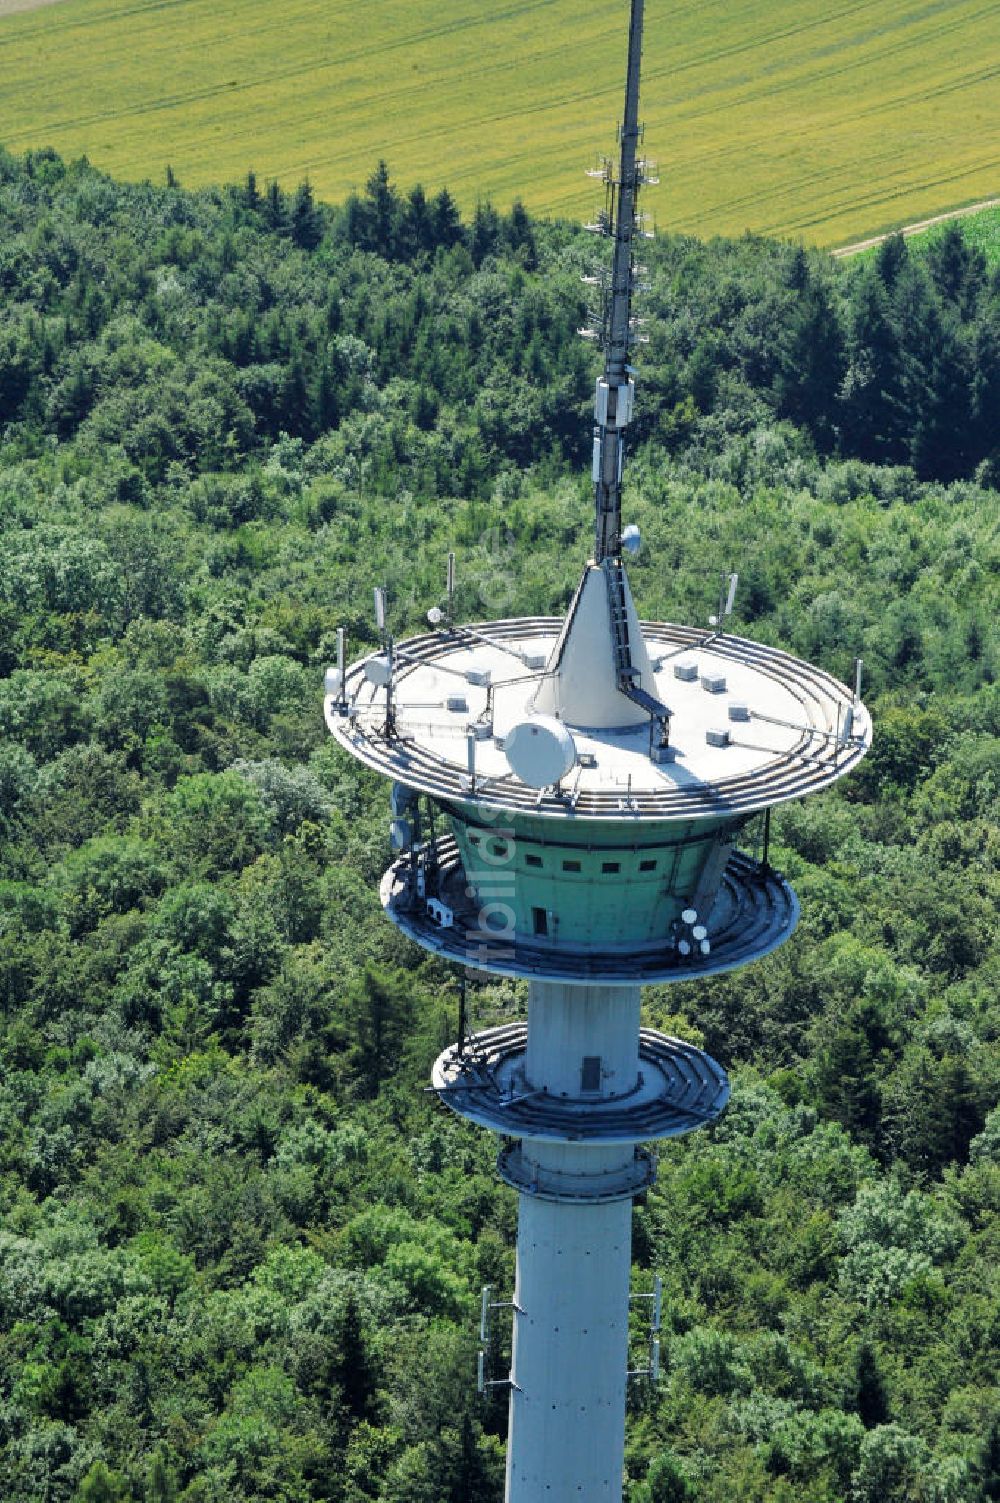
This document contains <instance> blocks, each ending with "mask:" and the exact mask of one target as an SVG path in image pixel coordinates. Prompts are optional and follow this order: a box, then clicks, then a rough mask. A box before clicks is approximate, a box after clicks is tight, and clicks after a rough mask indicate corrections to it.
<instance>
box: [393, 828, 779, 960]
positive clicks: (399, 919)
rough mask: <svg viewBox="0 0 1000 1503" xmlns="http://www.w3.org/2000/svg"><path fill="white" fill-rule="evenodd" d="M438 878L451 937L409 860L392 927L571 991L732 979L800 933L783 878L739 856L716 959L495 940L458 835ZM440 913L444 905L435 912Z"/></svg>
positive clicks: (455, 956)
mask: <svg viewBox="0 0 1000 1503" xmlns="http://www.w3.org/2000/svg"><path fill="white" fill-rule="evenodd" d="M437 857H438V879H437V887H436V890H435V892H434V894H433V896H434V897H435V898H437V899H439V900H440V903H443V904H444V905H445V906H446V907H447V909H448V910H449V913H450V914H451V921H450V923H449V925H448V927H447V928H442V927H441V925H440V923H439V922H438V921H437V920H436V919H435V916H434V910H432V909H431V908H430V907H429V905H428V899H427V897H424V896H420V895H418V894H417V893H416V892H414V891H413V886H412V867H411V863H410V859H409V857H407V856H403V857H401V858H400V860H398V861H396V862H394V863H393V865H392V866H390V867H389V869H388V871H387V872H386V873H385V875H384V876H383V878H382V883H381V888H380V896H381V899H382V906H383V907H384V908H385V910H386V913H387V914H388V916H389V918H391V919H392V921H393V923H394V924H396V926H397V927H398V928H399V929H401V930H402V931H403V933H404V934H406V935H408V936H409V938H410V939H412V940H414V941H415V942H416V943H417V944H418V945H420V946H422V948H423V949H425V950H430V951H432V953H434V954H435V955H440V956H441V958H442V959H444V960H450V961H453V962H455V963H456V964H457V965H462V966H465V967H467V968H469V969H470V970H476V971H489V972H491V973H494V974H496V975H500V976H519V977H523V978H525V979H527V980H535V981H562V982H564V983H565V984H567V985H570V986H572V985H576V986H593V985H611V986H615V985H627V984H630V983H631V984H633V985H636V984H637V985H640V986H645V985H648V984H649V983H650V982H654V981H658V982H663V981H697V980H699V979H700V978H702V977H704V976H717V975H719V974H720V973H722V972H724V971H732V970H736V969H737V968H738V967H739V966H744V965H747V964H748V963H749V962H750V961H752V960H760V959H761V957H762V956H764V955H769V954H770V953H771V951H772V950H776V949H777V948H778V947H779V945H783V944H784V943H785V941H786V940H787V939H790V938H791V936H792V934H793V933H794V932H795V926H796V924H797V923H798V919H799V901H798V898H797V897H796V896H795V893H794V891H793V889H792V888H791V886H790V885H789V884H788V883H787V882H786V881H785V879H784V877H783V876H782V875H781V874H780V872H776V871H774V870H773V868H771V867H765V866H764V865H762V863H761V862H759V861H755V860H754V859H753V858H752V857H751V856H748V855H746V854H745V853H744V852H742V851H734V852H733V854H732V855H731V856H730V858H729V862H728V864H727V866H726V869H725V872H724V874H723V878H722V883H721V885H720V888H719V892H718V896H717V897H716V900H715V903H714V906H713V908H712V911H711V912H710V913H709V915H708V917H707V918H706V919H705V925H706V928H707V930H708V938H709V940H710V942H711V952H710V954H709V955H708V956H702V955H700V954H698V953H697V950H696V952H695V954H693V955H689V956H682V955H681V954H680V953H679V951H678V949H677V948H676V945H675V944H674V941H673V939H672V937H671V936H668V935H664V937H663V941H662V943H661V944H659V945H650V946H646V947H644V948H642V949H630V950H624V949H623V950H621V951H609V950H579V949H573V948H572V947H570V946H568V945H564V944H558V945H556V944H555V943H553V942H549V943H546V942H545V941H543V940H538V939H529V938H527V937H525V936H523V935H519V934H509V933H504V934H496V933H494V932H492V931H490V930H488V929H484V928H482V927H481V926H480V923H479V915H478V912H477V910H476V909H475V908H474V907H473V906H472V905H470V902H469V899H468V896H467V880H466V876H465V872H464V869H463V867H462V863H461V860H460V859H459V854H458V846H457V844H456V842H455V840H454V838H453V837H452V836H450V835H449V836H443V837H441V838H439V839H438V842H437ZM439 906H440V905H439Z"/></svg>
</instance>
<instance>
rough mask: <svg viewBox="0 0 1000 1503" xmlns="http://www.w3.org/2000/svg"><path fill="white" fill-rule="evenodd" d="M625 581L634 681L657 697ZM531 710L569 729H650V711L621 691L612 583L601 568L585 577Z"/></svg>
mask: <svg viewBox="0 0 1000 1503" xmlns="http://www.w3.org/2000/svg"><path fill="white" fill-rule="evenodd" d="M622 580H623V584H624V590H623V594H624V602H625V617H626V623H627V627H628V646H629V657H630V661H631V665H632V668H633V669H634V670H635V671H634V675H633V681H634V682H635V684H636V685H637V686H638V687H639V688H642V689H646V690H648V691H649V692H650V693H651V694H655V692H656V688H655V683H654V677H653V668H652V664H651V663H650V661H649V653H648V652H647V650H646V644H645V642H644V641H643V637H642V632H641V631H640V629H639V617H638V616H637V614H636V609H635V604H634V602H633V600H632V591H631V590H630V589H629V583H628V579H627V577H626V576H625V572H624V569H623V570H622ZM531 709H532V710H533V711H534V713H535V714H536V715H555V716H557V717H558V718H559V719H560V720H562V721H564V722H565V723H566V724H567V725H575V726H589V727H592V728H594V729H600V730H614V729H622V728H624V727H627V726H632V725H648V724H649V715H648V713H647V711H645V710H644V709H643V708H642V707H641V706H640V705H637V704H634V703H633V702H632V701H631V700H630V699H627V698H626V697H625V695H624V694H623V693H622V692H621V690H620V689H619V688H618V672H617V669H616V666H615V651H614V632H613V631H612V624H611V607H610V603H609V592H608V580H607V575H606V574H605V571H604V569H603V568H601V566H600V565H599V564H594V563H589V564H588V565H587V567H586V568H585V569H584V571H583V578H582V579H581V580H580V583H579V585H578V586H577V591H576V594H575V595H574V596H573V599H572V602H571V603H570V608H569V612H568V614H567V616H566V620H565V621H564V623H563V628H562V631H561V632H560V633H559V637H558V639H557V641H556V645H555V647H554V648H553V649H552V653H551V655H550V657H549V660H548V663H547V664H546V666H545V673H544V676H543V678H542V682H541V684H540V685H539V688H538V690H537V692H536V694H535V697H534V699H533V701H532V703H531Z"/></svg>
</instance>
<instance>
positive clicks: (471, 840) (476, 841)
mask: <svg viewBox="0 0 1000 1503" xmlns="http://www.w3.org/2000/svg"><path fill="white" fill-rule="evenodd" d="M469 844H470V845H478V844H479V836H478V835H470V836H469Z"/></svg>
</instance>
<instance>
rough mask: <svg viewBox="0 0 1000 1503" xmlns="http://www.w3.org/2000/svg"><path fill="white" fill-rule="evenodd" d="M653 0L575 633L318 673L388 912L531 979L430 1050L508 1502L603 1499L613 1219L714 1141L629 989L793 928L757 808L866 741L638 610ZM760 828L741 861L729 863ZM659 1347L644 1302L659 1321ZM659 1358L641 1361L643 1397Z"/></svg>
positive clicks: (495, 641)
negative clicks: (500, 1262) (500, 1185)
mask: <svg viewBox="0 0 1000 1503" xmlns="http://www.w3.org/2000/svg"><path fill="white" fill-rule="evenodd" d="M642 23H643V0H631V25H630V32H629V56H628V82H627V88H626V99H625V117H624V122H623V125H622V127H621V136H620V152H619V157H618V160H617V162H616V163H614V164H612V163H610V162H605V163H603V164H602V166H601V167H600V168H598V169H597V173H596V175H597V176H598V177H600V178H601V180H602V181H603V183H604V186H605V204H604V207H603V209H602V211H601V213H600V214H599V215H598V217H597V220H596V223H595V224H594V225H593V226H591V227H592V228H594V229H596V230H597V231H599V232H600V233H601V234H602V235H603V236H605V237H606V238H607V239H608V240H610V242H611V257H610V262H611V264H610V268H606V269H605V271H604V273H603V275H599V276H597V277H594V278H588V280H589V281H590V282H591V285H592V286H593V287H594V289H595V292H596V301H597V303H598V304H599V306H598V307H597V309H596V311H595V314H594V317H593V319H592V320H591V322H592V327H591V328H589V329H588V330H586V331H584V332H586V333H587V334H589V335H590V336H591V337H593V338H596V339H597V340H598V341H599V342H600V343H601V344H602V345H603V349H604V372H603V374H602V376H601V377H600V378H599V380H598V381H597V390H596V400H595V410H594V455H593V479H594V495H595V520H596V533H595V544H594V556H593V558H592V559H591V560H590V561H589V562H588V563H587V564H586V565H585V566H584V569H583V573H582V577H581V579H580V583H579V585H578V587H577V589H576V593H575V594H574V596H573V599H572V601H571V603H570V606H569V610H568V612H567V614H566V616H565V618H550V617H529V618H520V619H511V620H500V621H490V622H486V623H482V624H477V625H474V626H473V625H463V624H461V623H460V622H459V621H457V620H456V619H455V618H454V615H453V613H452V610H451V603H452V596H453V587H454V560H453V558H451V559H449V569H448V605H447V608H446V609H444V610H442V609H440V608H438V607H433V608H432V609H431V610H430V611H429V612H428V618H429V621H430V623H431V625H432V627H433V630H432V631H430V632H429V633H427V634H425V635H423V636H418V637H414V638H411V639H409V640H407V641H404V642H394V641H393V640H392V638H391V636H390V635H389V634H388V632H387V629H386V619H385V599H384V595H383V593H382V591H381V590H377V591H376V617H377V620H378V625H379V628H380V631H381V633H382V645H381V648H380V650H379V651H377V652H374V653H371V654H369V655H368V656H366V657H364V658H362V659H360V660H359V661H357V662H355V663H353V664H351V665H350V666H347V664H346V660H345V650H344V635H343V633H342V632H341V633H340V634H339V649H338V656H339V661H338V664H337V666H336V667H335V668H331V669H330V670H329V671H328V674H327V683H326V697H325V714H326V720H327V723H328V725H329V728H330V730H331V732H332V733H333V735H334V736H335V737H336V739H337V741H338V742H339V743H340V745H341V746H342V747H343V748H344V749H345V750H346V751H348V752H349V753H350V754H351V755H352V756H355V757H357V758H359V759H360V760H361V761H362V762H364V763H365V764H366V765H367V766H369V767H372V768H375V769H377V770H378V771H379V772H382V773H384V774H385V775H386V776H387V777H390V778H391V779H392V780H393V788H392V815H393V818H392V825H391V837H392V843H393V847H394V849H395V851H396V853H397V854H396V859H395V861H394V862H393V864H392V865H391V866H390V868H389V870H388V871H387V872H386V874H385V876H384V878H383V880H382V887H381V895H382V901H383V904H384V906H385V908H386V910H387V912H388V914H389V917H390V918H391V919H392V920H393V921H394V922H395V923H396V924H397V925H398V926H399V928H400V929H402V930H403V932H404V933H405V934H407V935H409V936H410V937H411V938H412V939H414V940H415V941H416V942H417V943H418V944H420V945H422V946H424V947H425V948H426V949H428V950H431V951H433V952H434V953H435V954H437V955H439V956H441V957H442V958H445V959H448V960H451V961H454V962H456V963H457V964H458V965H461V966H463V967H472V968H474V969H477V970H485V971H489V972H495V973H498V974H501V975H506V976H516V977H522V978H524V979H526V980H527V981H528V1009H527V1021H526V1022H516V1023H511V1024H509V1025H508V1026H504V1027H498V1028H491V1029H487V1030H486V1031H484V1032H480V1033H476V1034H473V1035H471V1036H469V1037H464V1036H463V1037H461V1038H460V1039H459V1040H458V1042H457V1044H455V1045H454V1046H453V1047H452V1048H450V1049H448V1050H446V1051H445V1053H444V1054H442V1055H441V1056H440V1058H439V1059H438V1060H437V1062H436V1064H435V1066H434V1071H433V1087H434V1089H435V1090H436V1091H437V1092H438V1094H439V1096H440V1098H441V1100H442V1101H443V1102H445V1103H446V1104H447V1105H448V1106H449V1107H451V1109H452V1110H453V1111H455V1112H457V1113H459V1114H460V1115H461V1116H463V1117H466V1118H468V1119H469V1120H470V1121H472V1122H475V1123H477V1124H479V1125H480V1126H482V1127H486V1128H489V1129H490V1130H491V1131H493V1132H495V1133H498V1134H499V1135H500V1136H501V1138H502V1139H503V1145H502V1147H501V1150H500V1155H499V1160H498V1169H499V1173H500V1176H501V1178H502V1179H503V1180H505V1181H506V1183H507V1184H508V1185H511V1186H513V1187H514V1188H515V1189H516V1190H517V1191H518V1194H519V1205H520V1209H519V1221H518V1240H517V1274H516V1282H515V1288H514V1290H513V1295H512V1298H511V1299H505V1298H499V1299H497V1300H493V1298H492V1296H491V1293H490V1292H489V1291H486V1292H484V1297H483V1335H484V1338H485V1336H486V1334H487V1327H488V1321H489V1318H490V1316H491V1312H492V1311H493V1310H494V1309H496V1308H498V1307H504V1308H506V1309H509V1310H510V1312H511V1317H512V1321H513V1340H512V1357H511V1367H510V1372H509V1374H502V1375H497V1374H493V1373H489V1374H484V1373H483V1372H482V1368H481V1371H480V1382H481V1385H484V1386H485V1384H486V1383H487V1382H488V1383H489V1384H490V1385H491V1386H493V1387H505V1388H508V1389H509V1405H510V1409H509V1416H510V1417H509V1433H508V1448H507V1480H506V1500H507V1503H543V1500H545V1503H598V1500H602V1503H606V1500H611V1503H620V1499H621V1493H622V1467H623V1450H624V1435H625V1399H626V1387H627V1383H628V1379H629V1376H630V1374H629V1371H628V1363H629V1350H628V1330H629V1320H628V1316H629V1302H630V1293H629V1281H630V1268H631V1207H632V1200H633V1198H634V1197H635V1196H636V1195H638V1194H640V1193H641V1192H643V1191H644V1190H646V1189H647V1188H648V1187H649V1186H650V1185H651V1184H652V1183H653V1180H654V1177H655V1172H656V1161H655V1158H654V1157H653V1155H652V1154H651V1153H650V1151H649V1150H648V1148H646V1147H643V1146H642V1145H643V1144H646V1143H649V1142H651V1141H652V1140H655V1139H658V1138H670V1137H675V1136H678V1135H680V1134H682V1133H686V1132H690V1131H691V1130H692V1129H694V1128H696V1127H702V1126H704V1125H705V1124H706V1123H709V1122H712V1121H713V1120H714V1119H715V1118H716V1117H717V1116H718V1115H719V1113H720V1112H721V1111H722V1110H723V1108H724V1106H725V1104H726V1101H727V1099H728V1095H729V1085H728V1081H727V1078H726V1074H725V1071H724V1070H723V1069H722V1067H721V1066H720V1065H718V1064H717V1063H716V1062H715V1060H713V1059H711V1058H710V1057H709V1056H708V1055H707V1054H705V1053H704V1052H703V1051H702V1050H700V1049H696V1048H694V1047H692V1046H691V1045H690V1044H687V1043H684V1042H682V1041H681V1040H679V1039H676V1038H671V1037H668V1036H666V1035H665V1034H662V1033H658V1032H656V1031H654V1030H653V1029H650V1028H644V1027H642V1026H641V1022H640V1012H639V996H640V988H641V986H642V985H643V984H644V983H646V982H654V981H655V982H668V981H690V980H698V979H702V978H707V977H709V976H712V975H714V974H717V973H718V972H721V971H727V970H732V969H733V968H735V967H737V966H741V965H745V964H747V963H748V962H749V961H752V960H756V959H758V958H759V957H760V956H763V955H766V954H768V953H769V952H770V951H771V950H773V949H775V948H776V947H777V946H778V945H780V944H782V943H783V942H784V941H785V940H786V939H787V938H788V937H789V935H790V934H791V933H792V931H793V929H794V927H795V923H796V919H797V915H798V903H797V901H796V898H795V894H794V893H793V892H792V890H791V888H790V887H789V885H788V883H787V882H785V880H784V879H783V878H782V877H781V875H780V874H779V873H778V872H776V871H774V870H773V869H772V867H771V866H770V864H769V862H768V841H767V823H768V811H769V809H770V807H771V805H773V804H776V803H780V802H782V801H783V800H787V799H796V798H800V797H802V796H803V795H805V794H808V793H813V792H816V791H818V790H819V789H822V788H826V787H828V786H829V785H830V784H831V783H832V782H834V780H835V779H837V778H839V777H841V776H843V774H844V773H846V772H848V771H849V770H850V769H851V768H852V767H854V766H855V764H856V763H857V762H858V761H859V759H860V758H861V757H862V756H863V755H864V753H865V751H866V750H867V748H868V745H869V743H870V739H871V723H870V719H869V716H868V714H867V712H866V710H865V708H864V706H863V705H862V703H861V701H860V698H859V684H858V683H857V682H856V683H855V685H854V686H853V689H848V688H846V687H845V686H844V685H842V684H841V683H839V682H838V681H837V680H836V679H834V678H831V677H830V675H829V674H827V673H825V672H823V671H822V670H821V669H819V668H814V667H812V666H810V665H809V664H807V663H804V662H801V661H799V660H797V659H795V658H792V657H789V656H788V655H787V654H786V653H784V652H781V651H779V650H777V649H776V648H773V647H767V646H763V645H761V644H759V643H757V642H752V641H748V640H746V639H744V638H741V637H738V636H734V635H731V634H730V633H729V632H728V631H726V630H725V626H726V620H727V617H728V616H729V615H730V614H731V612H732V608H733V599H734V595H735V588H736V577H735V575H734V576H732V577H731V578H729V579H728V580H725V581H724V582H723V587H722V589H721V591H720V598H719V605H718V615H717V617H712V618H710V625H709V626H708V627H707V628H699V627H696V626H675V625H669V624H664V623H660V622H649V621H643V622H640V620H639V619H638V616H637V613H636V609H635V605H634V603H633V600H632V594H631V591H630V588H629V583H628V578H627V575H626V572H625V563H624V557H623V555H626V554H628V553H630V552H633V551H634V549H635V547H636V546H637V543H638V536H637V531H636V529H635V528H634V527H625V528H624V529H623V527H622V517H621V480H622V463H623V458H624V445H625V435H626V433H627V430H628V426H629V423H630V421H631V418H632V411H633V400H634V393H635V371H634V367H633V365H632V363H631V357H632V351H633V347H634V345H635V342H636V334H635V328H634V319H633V312H632V300H633V293H634V291H635V289H636V283H637V278H638V277H639V275H640V274H641V273H640V270H639V268H638V267H637V265H636V259H635V254H634V242H635V240H636V239H637V237H639V236H640V234H641V229H640V220H639V218H638V216H637V212H636V202H637V199H638V195H639V190H640V186H641V185H642V183H643V182H644V181H648V176H649V169H648V166H647V164H646V163H645V162H644V161H643V160H641V159H640V157H639V150H638V148H639V141H640V128H639V116H638V108H639V64H640V55H641V46H642ZM755 816H762V817H763V820H764V838H763V849H762V852H761V855H760V859H754V858H752V857H751V856H750V855H748V854H746V853H744V852H743V851H740V850H739V849H737V846H736V840H737V836H738V834H739V832H740V830H741V829H742V828H743V827H744V826H745V825H746V824H747V822H748V821H749V820H751V819H752V818H753V817H755ZM651 1313H652V1317H653V1318H652V1321H651V1325H652V1327H653V1330H654V1333H655V1329H656V1328H657V1327H658V1323H659V1299H658V1295H656V1296H654V1297H653V1299H652V1304H651ZM657 1370H658V1342H657V1340H656V1337H655V1334H654V1336H653V1338H652V1340H651V1342H650V1350H649V1358H648V1362H647V1363H646V1365H645V1366H644V1367H643V1368H642V1371H645V1372H647V1373H648V1374H649V1375H650V1376H652V1377H655V1376H656V1375H657Z"/></svg>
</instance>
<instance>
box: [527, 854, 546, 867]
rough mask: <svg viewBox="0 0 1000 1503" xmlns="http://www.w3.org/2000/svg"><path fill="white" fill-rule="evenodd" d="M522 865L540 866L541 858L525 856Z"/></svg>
mask: <svg viewBox="0 0 1000 1503" xmlns="http://www.w3.org/2000/svg"><path fill="white" fill-rule="evenodd" d="M524 864H525V866H541V864H542V858H541V856H525V858H524Z"/></svg>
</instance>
